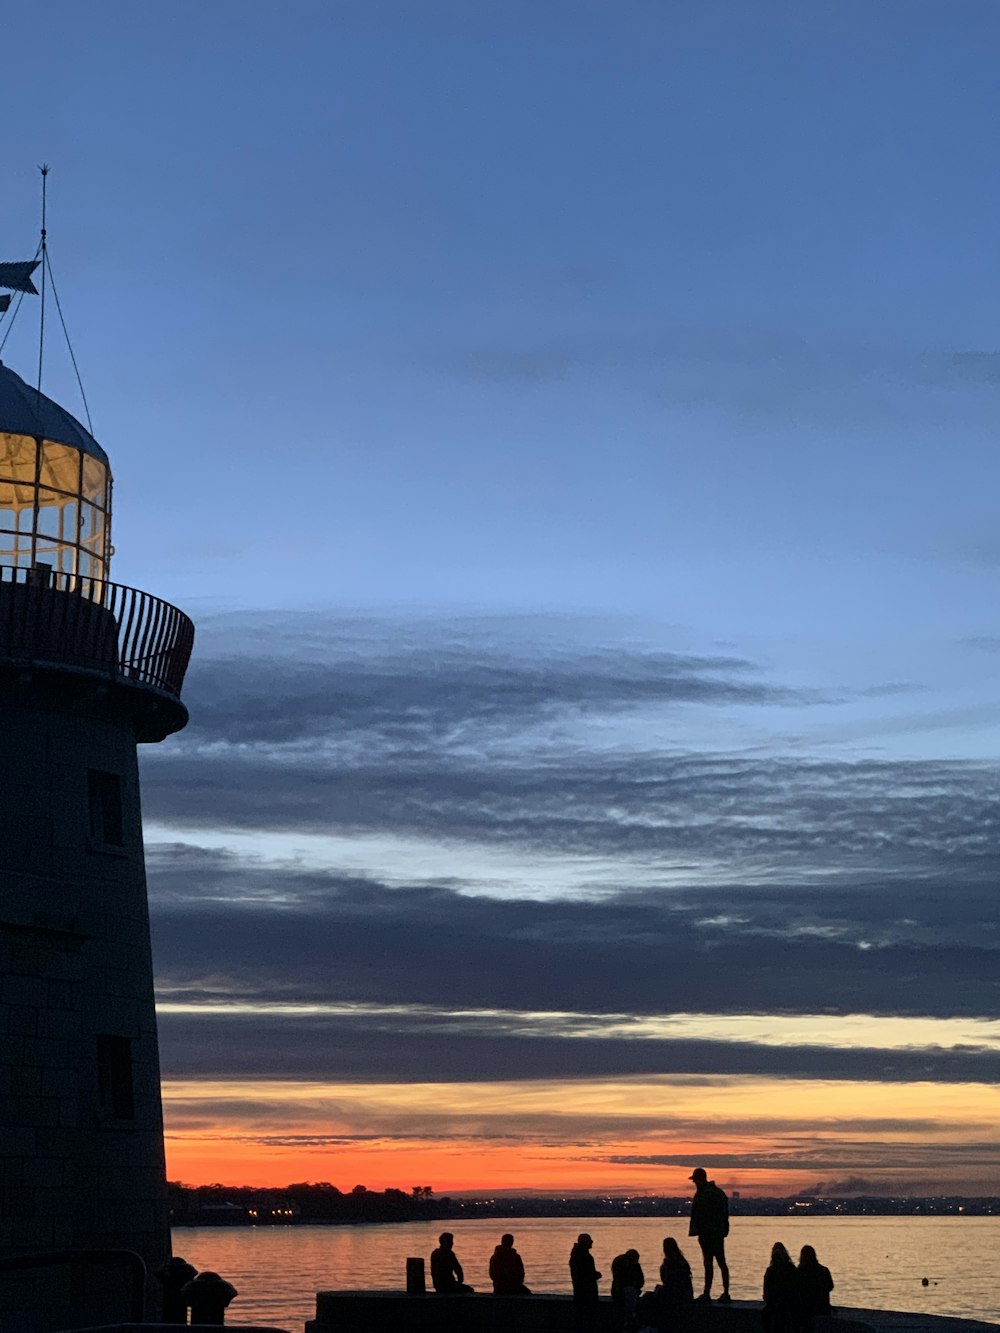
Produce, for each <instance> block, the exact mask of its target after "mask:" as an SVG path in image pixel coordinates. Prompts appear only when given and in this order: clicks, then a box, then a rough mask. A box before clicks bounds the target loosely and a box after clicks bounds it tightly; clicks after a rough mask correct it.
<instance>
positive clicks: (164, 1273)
mask: <svg viewBox="0 0 1000 1333" xmlns="http://www.w3.org/2000/svg"><path fill="white" fill-rule="evenodd" d="M197 1272H198V1270H197V1268H195V1267H194V1265H193V1264H189V1263H188V1262H187V1260H186V1259H182V1258H181V1257H180V1255H179V1254H175V1255H174V1257H173V1258H172V1259H168V1260H167V1262H166V1263H165V1264H160V1266H159V1268H157V1269H156V1270H155V1272H154V1276H155V1278H156V1280H157V1282H159V1284H160V1286H161V1287H162V1288H163V1322H164V1323H165V1324H186V1323H187V1320H188V1314H187V1302H186V1301H185V1299H184V1297H183V1295H182V1294H181V1289H182V1288H183V1287H184V1286H185V1285H186V1284H187V1283H188V1282H190V1281H191V1279H192V1278H193V1277H195V1276H196V1274H197Z"/></svg>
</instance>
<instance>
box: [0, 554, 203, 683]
mask: <svg viewBox="0 0 1000 1333" xmlns="http://www.w3.org/2000/svg"><path fill="white" fill-rule="evenodd" d="M193 643H194V626H193V625H192V623H191V621H190V620H189V619H188V617H187V616H186V615H185V614H184V613H183V611H178V609H177V607H176V606H171V605H170V603H169V602H164V601H161V600H160V598H159V597H151V596H150V595H149V593H148V592H140V590H139V589H138V588H127V587H125V586H124V584H121V583H109V582H108V581H107V579H95V578H83V577H79V576H75V575H71V574H61V573H59V572H58V571H54V570H50V569H48V568H46V567H45V566H41V567H39V566H35V567H34V568H28V567H23V566H19V567H15V566H13V565H0V659H6V660H7V661H17V662H21V661H23V662H39V663H42V662H44V663H56V664H58V665H63V666H74V667H84V668H87V669H89V670H95V671H101V672H107V673H109V674H112V675H116V676H121V677H124V678H125V679H126V680H132V681H136V682H137V683H139V684H142V685H151V686H153V687H154V688H156V689H158V690H164V691H165V692H166V693H167V694H171V695H173V696H174V697H175V698H179V697H180V692H181V686H182V685H183V683H184V673H185V671H186V670H187V665H188V661H189V659H190V657H191V648H192V645H193Z"/></svg>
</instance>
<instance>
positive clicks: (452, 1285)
mask: <svg viewBox="0 0 1000 1333" xmlns="http://www.w3.org/2000/svg"><path fill="white" fill-rule="evenodd" d="M720 1192H721V1191H720ZM696 1224H697V1222H693V1223H692V1225H696ZM727 1230H728V1227H727ZM695 1234H696V1235H697V1237H698V1240H699V1244H700V1248H701V1250H702V1255H703V1257H705V1260H706V1282H705V1290H704V1291H703V1292H702V1293H701V1295H700V1296H697V1297H696V1296H695V1294H694V1279H693V1277H692V1273H691V1265H690V1263H689V1262H688V1260H687V1257H686V1255H685V1254H684V1251H683V1250H682V1249H681V1247H680V1245H679V1244H678V1243H677V1241H676V1240H675V1239H674V1237H673V1236H664V1238H663V1258H662V1260H661V1262H660V1281H659V1283H658V1285H657V1286H656V1287H655V1288H654V1289H653V1290H652V1291H645V1292H644V1290H643V1288H644V1287H645V1285H646V1276H645V1274H644V1272H643V1270H642V1262H641V1258H640V1255H639V1251H638V1250H634V1249H629V1250H625V1251H624V1252H623V1253H622V1254H618V1255H615V1257H614V1258H613V1259H612V1260H611V1300H612V1303H613V1304H614V1306H615V1309H616V1312H617V1315H618V1320H617V1323H618V1325H619V1327H621V1328H622V1329H637V1328H651V1329H657V1330H663V1329H669V1328H670V1326H671V1325H672V1323H673V1321H674V1318H675V1316H676V1315H677V1314H679V1313H681V1312H682V1311H683V1310H685V1309H686V1308H687V1307H688V1306H693V1305H698V1304H702V1303H706V1302H710V1301H711V1299H712V1297H711V1287H712V1273H711V1271H710V1269H709V1268H708V1265H709V1264H710V1263H713V1262H718V1263H719V1265H720V1269H721V1270H722V1276H723V1281H724V1290H723V1293H722V1295H721V1296H720V1297H719V1301H720V1302H721V1303H724V1304H728V1303H729V1302H730V1301H731V1297H730V1295H729V1267H728V1264H726V1260H725V1250H724V1247H721V1258H720V1247H719V1246H717V1245H715V1244H714V1243H713V1244H712V1245H711V1247H706V1246H705V1245H702V1244H701V1239H702V1237H701V1234H700V1233H695ZM438 1242H439V1243H438V1247H437V1249H436V1250H434V1252H433V1253H432V1254H431V1282H432V1284H433V1287H434V1290H435V1291H436V1292H438V1293H439V1294H444V1295H448V1294H453V1293H456V1292H463V1291H466V1292H468V1291H474V1290H475V1288H474V1287H470V1286H469V1285H468V1284H467V1283H466V1281H465V1274H464V1272H463V1270H462V1265H461V1263H459V1260H458V1255H457V1254H456V1253H455V1237H454V1236H453V1235H452V1233H451V1232H450V1231H445V1232H442V1234H441V1235H440V1237H439V1238H438ZM593 1245H594V1239H593V1237H592V1236H591V1235H590V1234H589V1233H588V1232H586V1231H583V1232H581V1233H580V1235H579V1236H578V1237H577V1239H576V1241H575V1243H574V1245H573V1248H572V1249H571V1250H570V1255H569V1274H570V1282H571V1283H572V1287H573V1300H574V1301H575V1302H576V1303H577V1304H578V1305H579V1306H580V1307H583V1308H585V1307H587V1306H595V1305H596V1304H597V1303H598V1301H599V1299H600V1282H601V1278H602V1276H603V1274H602V1273H601V1272H600V1271H599V1270H598V1267H597V1263H596V1261H595V1259H594V1256H593V1253H592V1250H593ZM709 1248H710V1250H711V1253H710V1254H707V1253H706V1251H707V1249H709ZM489 1275H490V1280H491V1282H492V1284H493V1294H494V1295H495V1296H528V1295H530V1294H531V1292H530V1288H528V1287H527V1286H525V1283H524V1261H523V1260H522V1258H521V1256H520V1255H519V1254H518V1252H517V1250H516V1249H515V1248H514V1237H513V1235H512V1234H511V1233H510V1232H505V1233H504V1235H503V1236H501V1237H500V1244H499V1245H498V1246H497V1247H496V1249H495V1250H494V1251H493V1254H492V1255H491V1257H490V1264H489ZM832 1291H833V1277H832V1276H831V1274H830V1270H829V1268H826V1267H824V1265H823V1264H821V1263H820V1262H819V1259H818V1258H817V1256H816V1251H815V1249H814V1248H813V1247H812V1246H811V1245H803V1247H802V1250H801V1253H800V1255H799V1262H798V1265H796V1264H795V1263H794V1262H793V1260H792V1257H791V1255H790V1254H789V1253H788V1250H787V1249H786V1248H785V1246H784V1245H783V1244H782V1243H781V1242H780V1241H777V1242H776V1243H775V1244H774V1246H773V1247H772V1249H771V1262H770V1264H769V1265H768V1268H767V1271H766V1272H765V1274H764V1289H763V1297H764V1309H763V1312H762V1319H763V1325H764V1333H804V1331H805V1330H807V1329H808V1328H809V1325H810V1322H811V1320H812V1319H813V1317H814V1316H815V1315H824V1314H830V1313H831V1309H830V1293H831V1292H832ZM584 1322H585V1321H584Z"/></svg>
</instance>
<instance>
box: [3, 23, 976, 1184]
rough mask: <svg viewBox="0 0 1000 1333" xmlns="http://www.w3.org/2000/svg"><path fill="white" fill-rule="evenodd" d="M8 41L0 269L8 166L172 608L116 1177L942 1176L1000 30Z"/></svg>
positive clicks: (963, 1099)
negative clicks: (177, 612)
mask: <svg viewBox="0 0 1000 1333" xmlns="http://www.w3.org/2000/svg"><path fill="white" fill-rule="evenodd" d="M4 28H5V39H6V47H7V50H8V53H9V58H8V60H7V62H6V63H5V71H4V82H3V90H2V92H0V97H2V98H3V99H4V102H5V104H6V113H7V115H6V124H7V126H8V133H7V134H6V135H5V136H4V141H3V145H2V147H0V161H2V166H3V179H4V186H5V189H4V203H5V207H4V215H3V221H2V224H0V226H2V243H3V255H2V256H0V257H2V258H4V259H21V258H26V257H28V256H30V255H31V254H32V253H33V252H34V248H35V245H36V242H37V228H38V175H37V169H36V168H37V164H38V163H40V162H42V161H48V162H49V163H50V164H51V167H52V174H51V176H50V178H49V179H50V193H49V239H50V243H51V253H52V264H53V271H54V274H55V278H56V281H57V284H58V290H59V295H60V297H61V299H62V304H63V308H64V311H65V314H66V317H67V320H68V323H69V327H70V331H71V334H72V336H73V339H74V347H75V350H76V353H77V358H78V361H79V362H80V367H81V370H82V373H83V376H84V383H85V386H86V389H87V394H88V399H89V403H90V407H91V411H92V413H93V419H94V433H95V435H96V436H97V438H98V439H99V440H100V442H101V443H102V445H103V446H104V447H105V448H106V450H107V451H108V454H109V455H110V458H111V462H112V466H113V468H114V472H115V483H116V489H115V505H116V510H115V531H114V540H115V545H116V548H117V554H116V557H115V561H114V563H113V566H112V576H113V577H114V578H116V579H117V580H119V581H121V582H124V583H128V584H133V585H136V586H139V587H142V588H145V589H147V590H148V591H150V592H153V593H155V594H157V595H160V596H162V597H165V598H167V599H169V600H171V601H173V602H175V603H177V604H178V605H180V606H181V607H182V608H183V609H185V610H186V611H187V612H188V613H189V614H191V615H192V616H193V617H194V618H195V620H196V623H197V628H198V641H197V648H196V656H195V660H194V663H193V666H192V669H191V673H190V677H189V685H188V688H187V691H186V699H187V702H188V705H189V707H190V710H191V724H190V726H189V727H188V729H187V730H186V731H185V732H183V733H182V734H181V735H179V736H177V737H175V738H172V739H171V740H169V741H167V742H166V743H164V744H163V745H161V746H159V747H155V748H154V747H149V748H148V750H146V751H144V752H143V756H142V761H143V782H144V810H145V819H146V838H147V857H148V869H149V884H150V899H151V907H152V917H153V932H154V949H155V958H156V970H157V986H158V996H159V1002H160V1038H161V1056H162V1066H163V1077H164V1109H165V1116H166V1124H167V1150H168V1169H169V1174H170V1176H171V1178H173V1179H179V1180H183V1181H186V1182H188V1183H200V1182H208V1181H222V1182H227V1183H233V1184H237V1183H261V1184H264V1183H268V1184H272V1183H273V1184H281V1183H286V1182H289V1181H297V1180H329V1181H331V1182H333V1183H334V1184H336V1185H338V1186H340V1187H341V1188H342V1189H345V1190H346V1189H350V1188H351V1187H353V1186H354V1185H356V1184H358V1183H363V1184H366V1185H367V1186H369V1187H370V1188H384V1187H385V1186H398V1187H400V1188H403V1189H409V1188H410V1187H411V1186H412V1185H414V1184H417V1183H420V1184H431V1185H432V1186H433V1188H434V1189H435V1190H436V1191H437V1192H439V1193H444V1192H449V1191H457V1190H476V1191H482V1192H490V1191H494V1190H497V1191H500V1190H518V1191H520V1190H527V1189H542V1190H546V1191H550V1190H551V1191H561V1190H567V1191H568V1190H588V1191H594V1192H598V1191H603V1190H614V1191H656V1192H665V1193H670V1194H682V1193H687V1192H688V1191H689V1189H690V1186H689V1184H688V1180H687V1178H688V1176H689V1174H690V1171H691V1168H692V1166H694V1165H699V1164H700V1165H704V1166H706V1167H707V1168H708V1169H709V1173H710V1175H713V1176H714V1177H715V1179H716V1180H717V1181H718V1182H719V1183H720V1184H721V1185H723V1186H724V1187H725V1188H726V1189H730V1190H732V1189H737V1190H741V1191H742V1192H744V1193H757V1192H760V1193H778V1194H787V1193H791V1192H793V1191H796V1190H803V1189H810V1190H825V1191H828V1192H831V1193H838V1192H845V1191H855V1192H857V1191H865V1192H902V1193H907V1192H910V1193H931V1192H964V1193H982V1194H986V1193H997V1194H1000V1140H998V1136H997V1129H996V1126H997V1124H998V1123H1000V1099H998V1095H997V1086H998V1080H1000V966H998V962H1000V952H998V951H1000V930H998V914H997V877H998V869H1000V857H998V835H1000V806H998V795H1000V790H998V780H997V757H998V753H1000V688H998V667H1000V599H998V596H997V581H998V576H1000V450H998V447H997V432H998V426H1000V397H998V395H1000V264H998V237H1000V185H998V182H1000V170H998V166H1000V163H998V152H997V137H996V134H997V132H996V127H997V125H998V124H1000V83H998V80H997V77H996V72H997V61H998V51H1000V7H998V6H997V5H996V4H995V3H994V0H981V2H980V0H898V2H896V0H885V2H884V3H883V2H881V0H772V2H769V3H767V4H759V5H756V4H752V3H747V2H746V0H729V2H727V0H697V3H695V2H694V0H692V2H691V3H688V2H687V0H613V2H612V0H317V2H316V3H313V2H312V0H294V3H293V4H292V5H291V6H288V5H278V4H262V3H257V2H256V0H213V3H211V4H205V3H203V2H202V0H198V3H193V2H192V3H189V2H188V0H171V3H169V4H165V5H155V6H151V5H136V4H134V3H133V2H132V0H127V2H125V0H122V2H121V3H117V2H115V0H102V3H101V4H100V5H80V4H79V3H77V2H76V0H72V2H69V0H67V2H66V3H45V0H42V2H41V3H32V4H31V5H28V4H26V3H20V2H17V3H15V4H13V5H12V6H10V7H9V8H8V9H6V10H5V24H4ZM11 53H16V55H17V58H15V55H14V54H11ZM32 321H37V306H36V307H35V308H34V309H30V310H29V309H28V307H25V309H24V310H23V311H22V313H21V315H20V316H19V317H18V322H17V324H16V325H15V327H14V330H13V333H12V334H11V337H10V340H9V342H8V344H7V346H6V348H5V349H4V351H3V359H4V361H5V362H6V363H7V364H9V365H12V366H13V367H14V368H15V369H17V370H19V371H20V372H21V373H22V374H25V375H26V377H29V378H30V377H31V375H32V373H33V367H34V366H35V363H36V357H37V346H36V342H35V340H36V339H37V323H34V324H33V323H32ZM6 327H7V324H6V322H5V323H4V325H3V326H2V328H0V337H2V336H3V332H5V331H6ZM50 347H51V350H50V351H47V353H46V357H47V360H46V379H45V383H44V387H45V388H46V391H47V392H48V393H50V394H51V395H52V396H54V397H57V398H58V399H60V401H62V402H63V403H64V404H65V405H66V406H67V407H68V408H69V409H70V410H72V411H75V412H76V413H77V414H78V415H82V414H83V409H82V406H81V404H80V400H79V395H78V393H77V391H76V387H75V381H74V379H73V375H72V369H71V366H70V364H69V361H68V358H67V357H66V355H65V353H64V352H63V350H62V349H61V347H60V345H59V343H58V341H57V340H56V339H55V338H53V339H52V340H51V344H50Z"/></svg>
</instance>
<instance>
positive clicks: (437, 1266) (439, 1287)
mask: <svg viewBox="0 0 1000 1333" xmlns="http://www.w3.org/2000/svg"><path fill="white" fill-rule="evenodd" d="M454 1246H455V1237H454V1236H453V1235H452V1234H451V1232H450V1231H442V1232H441V1234H440V1236H438V1247H437V1249H436V1250H432V1251H431V1285H432V1286H433V1288H434V1290H435V1291H436V1292H439V1293H440V1294H441V1295H443V1296H453V1295H454V1294H455V1292H457V1291H472V1290H474V1289H473V1288H472V1287H468V1286H466V1284H465V1274H464V1273H463V1272H462V1265H461V1264H460V1263H459V1262H458V1255H457V1254H456V1253H455V1249H454Z"/></svg>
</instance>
